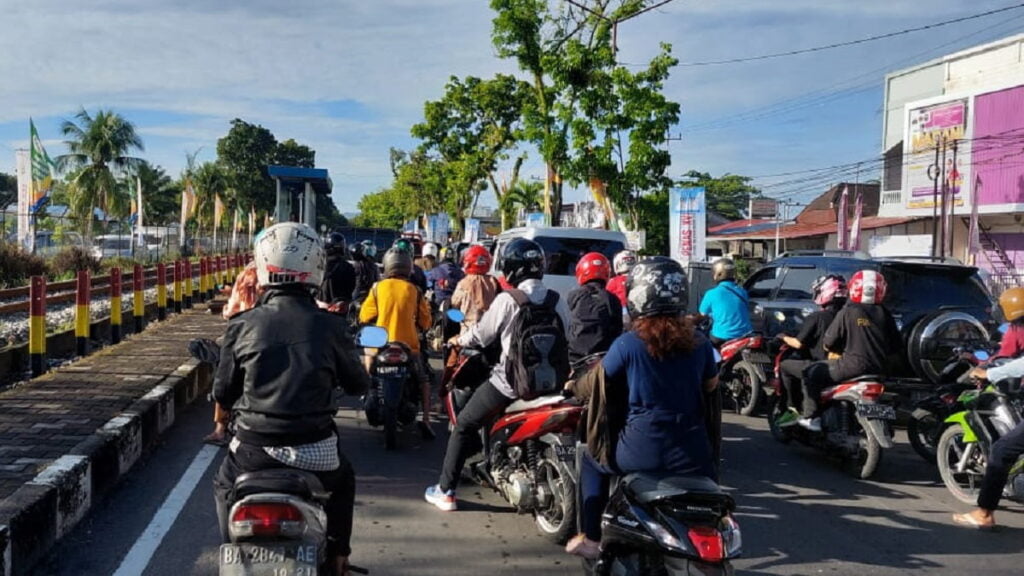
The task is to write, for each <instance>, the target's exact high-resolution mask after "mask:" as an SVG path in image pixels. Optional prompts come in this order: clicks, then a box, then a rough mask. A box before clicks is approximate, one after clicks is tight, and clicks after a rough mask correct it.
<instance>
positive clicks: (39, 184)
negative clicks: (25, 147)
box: [28, 118, 55, 214]
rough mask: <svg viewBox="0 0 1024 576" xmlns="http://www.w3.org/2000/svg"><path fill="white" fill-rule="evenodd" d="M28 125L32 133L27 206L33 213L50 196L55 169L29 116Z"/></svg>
mask: <svg viewBox="0 0 1024 576" xmlns="http://www.w3.org/2000/svg"><path fill="white" fill-rule="evenodd" d="M28 125H29V130H30V131H31V133H32V148H31V152H32V204H31V206H29V210H30V212H31V213H32V214H35V213H36V212H38V211H39V209H40V208H42V207H43V205H44V204H46V202H47V200H49V198H50V190H51V189H53V173H54V171H55V170H54V163H53V160H51V159H50V155H49V154H47V153H46V150H45V149H44V148H43V141H42V140H40V139H39V133H38V132H36V125H35V123H34V122H32V119H31V118H29V120H28Z"/></svg>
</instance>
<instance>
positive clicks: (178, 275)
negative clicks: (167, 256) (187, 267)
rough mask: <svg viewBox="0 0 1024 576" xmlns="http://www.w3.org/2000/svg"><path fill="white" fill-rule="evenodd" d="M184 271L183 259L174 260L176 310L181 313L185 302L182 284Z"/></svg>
mask: <svg viewBox="0 0 1024 576" xmlns="http://www.w3.org/2000/svg"><path fill="white" fill-rule="evenodd" d="M183 274H184V272H183V271H182V266H181V260H175V261H174V312H175V313H177V314H181V308H182V305H183V304H184V302H185V296H184V287H183V286H182V283H181V281H182V275H183Z"/></svg>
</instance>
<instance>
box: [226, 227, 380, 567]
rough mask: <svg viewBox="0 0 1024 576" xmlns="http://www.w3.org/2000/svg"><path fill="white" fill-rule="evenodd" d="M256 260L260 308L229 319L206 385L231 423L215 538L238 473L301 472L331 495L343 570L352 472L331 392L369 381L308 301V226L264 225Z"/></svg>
mask: <svg viewBox="0 0 1024 576" xmlns="http://www.w3.org/2000/svg"><path fill="white" fill-rule="evenodd" d="M256 266H257V275H258V276H259V283H260V286H261V287H262V288H263V289H264V290H265V292H264V294H263V296H262V297H261V298H260V305H259V306H256V307H255V308H253V309H251V310H248V311H246V312H243V313H241V314H238V315H236V316H234V317H232V318H231V320H229V321H228V326H227V331H226V332H225V335H224V343H223V346H222V348H221V357H220V364H219V365H218V366H217V373H216V376H215V379H214V386H213V396H214V399H215V400H216V401H217V402H218V403H220V404H221V405H222V406H225V407H228V408H230V409H231V410H232V411H233V414H234V418H235V422H236V425H237V426H236V436H235V438H234V439H233V440H232V441H231V444H230V447H229V452H228V454H227V456H226V457H225V458H224V461H223V462H222V463H221V466H220V469H219V471H218V472H217V475H216V476H215V478H214V481H213V483H214V493H215V496H216V501H217V515H218V518H219V521H220V530H221V536H222V538H223V539H224V541H227V522H228V509H227V504H228V497H229V495H230V492H231V490H232V487H233V486H234V482H235V479H236V478H237V477H238V476H239V475H240V474H242V473H245V472H252V471H256V470H263V469H268V468H286V467H291V468H299V469H302V470H307V471H310V472H313V473H314V474H315V475H316V476H317V477H318V478H319V479H320V481H321V482H322V483H323V485H324V488H325V489H327V490H328V491H329V492H330V493H331V494H330V498H329V499H328V501H327V504H326V510H325V511H326V513H327V517H328V524H327V542H328V543H327V548H328V549H327V553H328V556H327V557H328V558H331V559H332V562H333V564H334V569H335V570H336V572H337V573H338V574H341V575H342V576H347V575H348V574H349V570H348V566H349V564H348V556H349V554H350V553H351V547H350V543H349V540H350V537H351V534H352V510H353V507H354V505H355V475H354V473H353V471H352V466H351V464H349V462H348V460H347V459H346V458H345V456H344V455H343V454H341V451H340V446H339V442H338V435H337V431H336V429H335V425H334V408H333V403H332V401H331V398H332V392H333V390H334V388H335V387H337V386H340V387H342V388H344V390H345V392H347V393H349V394H361V393H363V391H365V390H366V388H367V385H368V378H367V376H366V373H365V372H364V371H363V369H362V368H361V367H360V365H359V361H358V359H357V357H356V354H355V349H354V347H353V344H352V342H351V340H349V338H348V336H347V335H346V334H347V332H346V330H345V321H344V319H342V318H340V317H338V316H336V315H333V314H328V313H326V312H323V311H321V310H320V309H318V308H317V306H316V303H315V301H314V299H313V295H312V291H313V290H315V289H316V288H317V287H318V286H319V285H320V282H321V280H322V278H323V273H324V255H323V249H322V248H321V245H320V240H319V239H318V238H317V235H316V232H314V231H313V229H312V228H310V227H309V226H306V225H304V224H297V223H293V222H287V223H282V224H277V225H275V226H272V227H270V228H268V229H267V230H266V231H265V232H264V233H263V235H262V236H261V237H260V238H259V240H258V241H257V242H256ZM310 334H315V335H316V336H317V337H316V338H310Z"/></svg>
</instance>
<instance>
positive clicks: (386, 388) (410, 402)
mask: <svg viewBox="0 0 1024 576" xmlns="http://www.w3.org/2000/svg"><path fill="white" fill-rule="evenodd" d="M359 345H360V346H362V347H364V348H376V349H377V352H376V354H374V356H373V359H372V361H371V363H370V381H371V385H370V389H369V390H368V391H367V393H366V396H364V397H363V411H364V412H365V413H366V421H367V422H368V423H369V424H370V426H373V427H377V426H383V427H384V448H385V449H387V450H394V449H395V448H397V447H398V428H399V426H403V427H404V426H409V425H412V424H414V423H415V422H416V414H417V413H418V412H419V406H420V385H419V382H417V381H416V378H415V377H414V376H413V370H412V367H411V366H410V365H409V362H410V361H411V357H410V354H411V351H410V349H409V347H408V346H406V345H405V344H403V343H401V342H388V332H387V330H385V329H384V328H380V327H378V326H366V327H364V328H363V329H362V330H360V332H359Z"/></svg>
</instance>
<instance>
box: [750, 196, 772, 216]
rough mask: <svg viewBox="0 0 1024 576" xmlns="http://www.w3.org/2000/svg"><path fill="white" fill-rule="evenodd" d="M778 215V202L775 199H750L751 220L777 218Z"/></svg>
mask: <svg viewBox="0 0 1024 576" xmlns="http://www.w3.org/2000/svg"><path fill="white" fill-rule="evenodd" d="M778 213H779V201H778V200H775V199H774V198H751V199H750V218H775V217H776V216H777V215H778Z"/></svg>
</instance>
